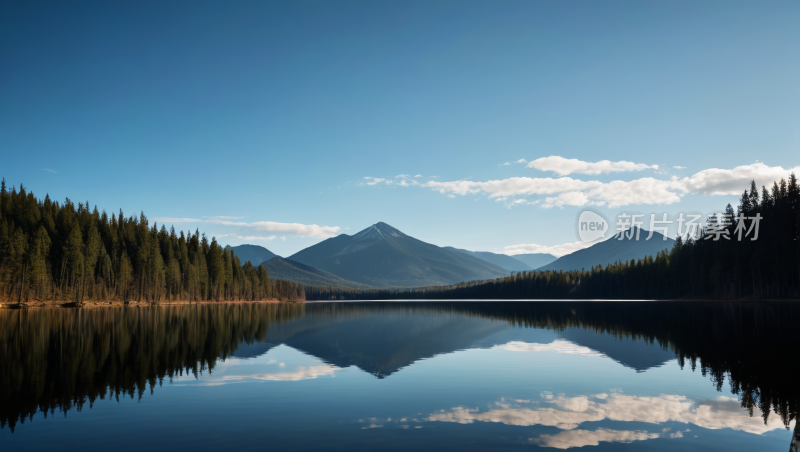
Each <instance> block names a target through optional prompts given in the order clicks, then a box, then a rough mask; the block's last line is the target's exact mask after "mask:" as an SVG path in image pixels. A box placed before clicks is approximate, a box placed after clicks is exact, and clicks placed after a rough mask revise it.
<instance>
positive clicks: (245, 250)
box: [230, 245, 277, 267]
mask: <svg viewBox="0 0 800 452" xmlns="http://www.w3.org/2000/svg"><path fill="white" fill-rule="evenodd" d="M230 249H231V250H232V251H233V254H235V255H236V257H238V258H239V260H240V261H241V262H242V264H244V263H245V262H247V261H250V263H251V264H253V265H255V266H256V267H258V264H260V263H262V262H264V261H268V260H270V259H272V258H273V257H275V256H277V255H276V254H275V253H273V252H272V251H270V250H268V249H266V248H264V247H263V246H259V245H239V246H231V247H230Z"/></svg>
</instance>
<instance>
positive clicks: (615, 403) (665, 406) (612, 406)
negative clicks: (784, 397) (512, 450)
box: [425, 393, 784, 449]
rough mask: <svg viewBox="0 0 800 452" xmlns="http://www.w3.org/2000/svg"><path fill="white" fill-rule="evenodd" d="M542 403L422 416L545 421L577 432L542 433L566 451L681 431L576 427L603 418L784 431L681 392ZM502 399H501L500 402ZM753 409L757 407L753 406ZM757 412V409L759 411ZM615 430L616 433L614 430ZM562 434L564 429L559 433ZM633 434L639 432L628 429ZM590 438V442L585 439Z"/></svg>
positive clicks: (773, 421)
mask: <svg viewBox="0 0 800 452" xmlns="http://www.w3.org/2000/svg"><path fill="white" fill-rule="evenodd" d="M541 396H542V399H543V400H542V402H543V403H545V404H547V405H549V406H547V407H545V408H540V409H531V408H523V407H512V406H511V404H509V403H507V402H508V401H510V399H506V400H503V401H502V402H501V403H500V404H497V406H501V407H502V406H504V405H508V406H507V407H503V408H502V409H493V410H489V411H485V412H480V411H479V410H478V409H477V408H474V409H471V408H465V407H455V408H452V409H451V410H450V411H444V410H442V411H439V412H435V413H432V414H431V415H430V416H428V417H427V418H426V419H425V420H426V421H437V422H454V423H459V424H471V423H473V422H476V421H477V422H497V423H502V424H506V425H514V426H532V425H544V426H550V427H556V428H558V429H561V430H566V431H573V432H579V433H577V434H574V435H563V436H560V437H558V438H555V436H558V435H561V433H558V434H557V435H542V436H541V437H540V438H541V441H542V443H545V444H547V445H549V446H550V447H558V448H560V449H566V448H569V447H581V446H586V445H589V444H592V443H594V442H596V441H616V442H625V439H626V438H627V439H628V440H642V439H649V438H657V437H660V436H664V437H672V438H679V437H680V436H681V435H676V434H674V433H673V434H668V433H667V432H668V431H669V430H664V429H662V430H661V432H660V433H649V434H648V435H649V436H647V437H644V436H640V435H634V436H630V434H629V433H624V432H619V431H606V432H603V431H601V430H602V429H599V430H598V431H599V434H598V431H596V432H587V431H580V430H575V429H577V428H578V426H579V425H581V424H582V423H584V422H599V421H603V420H606V419H607V420H611V421H619V422H637V423H648V424H662V423H664V422H669V421H673V422H678V423H685V424H694V425H697V426H699V427H702V428H706V429H710V430H718V429H723V428H729V429H732V430H738V431H743V432H747V433H751V434H756V435H760V434H763V433H766V432H769V431H772V430H777V429H783V428H784V425H783V422H782V421H781V420H780V419H779V417H778V416H770V419H769V421H768V422H766V423H765V422H764V419H763V418H762V417H761V416H759V415H754V416H752V417H751V416H750V415H749V413H748V412H747V411H746V410H742V408H741V406H740V403H739V401H738V400H735V399H734V400H731V401H722V400H713V401H711V400H702V401H697V402H695V401H692V400H690V399H688V398H687V397H686V396H683V395H669V394H661V395H659V396H656V397H653V396H635V395H624V394H620V393H611V394H596V395H586V396H576V397H565V396H564V395H563V394H559V395H557V396H553V395H552V394H548V393H542V394H541ZM503 402H505V403H503ZM756 410H757V408H756ZM759 414H760V413H759ZM612 432H614V433H612ZM562 433H563V432H562ZM632 433H637V432H632ZM587 439H588V443H587Z"/></svg>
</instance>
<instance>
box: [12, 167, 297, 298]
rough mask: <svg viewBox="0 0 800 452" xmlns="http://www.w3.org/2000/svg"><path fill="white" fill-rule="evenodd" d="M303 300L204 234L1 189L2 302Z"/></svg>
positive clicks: (141, 217)
mask: <svg viewBox="0 0 800 452" xmlns="http://www.w3.org/2000/svg"><path fill="white" fill-rule="evenodd" d="M271 298H277V299H281V300H302V299H304V294H303V287H302V285H300V284H298V283H295V282H291V281H283V280H270V278H269V274H268V273H267V271H266V269H265V268H264V267H263V266H261V265H259V266H258V268H256V267H254V266H253V264H252V263H250V262H245V263H244V265H242V263H241V262H240V261H239V259H238V258H237V257H236V256H235V255H234V254H233V253H232V252H231V251H230V250H226V249H224V248H223V247H222V246H220V245H219V244H218V243H217V241H216V240H215V239H214V238H212V239H211V241H210V242H209V241H208V239H207V238H206V236H205V234H200V232H199V231H197V230H196V231H195V232H194V233H191V232H187V233H185V234H184V232H183V231H180V232H179V233H178V232H176V231H175V229H174V227H173V228H171V229H170V230H169V231H168V230H167V229H166V227H164V226H163V225H162V226H161V228H158V225H157V224H153V225H152V226H150V224H149V222H148V221H147V217H145V215H144V213H142V214H141V215H139V217H138V218H137V217H136V216H129V217H125V215H124V214H123V213H122V211H121V210H120V212H119V214H116V215H115V214H113V213H112V214H111V216H109V215H108V214H106V212H105V211H103V212H102V213H101V212H98V210H97V207H95V208H94V209H90V207H89V203H88V202H86V203H85V204H84V203H78V205H77V206H75V204H74V203H73V202H72V201H70V200H69V199H67V200H66V201H64V203H63V204H59V203H58V202H54V201H52V200H51V199H50V197H49V196H45V198H44V199H37V198H36V197H35V196H34V195H33V193H31V192H27V191H26V189H25V187H24V186H23V185H22V184H20V186H19V190H17V189H16V188H15V187H12V188H11V190H10V191H9V190H7V188H6V183H5V179H3V182H2V187H0V299H4V300H9V301H13V302H17V303H25V302H27V301H31V300H58V301H66V302H75V303H79V304H80V303H81V302H84V301H87V300H96V301H132V300H135V301H138V302H146V303H159V302H162V301H175V300H186V301H195V302H196V301H230V300H264V299H271Z"/></svg>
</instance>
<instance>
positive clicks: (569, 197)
mask: <svg viewBox="0 0 800 452" xmlns="http://www.w3.org/2000/svg"><path fill="white" fill-rule="evenodd" d="M544 202H545V204H548V205H550V206H558V207H561V206H563V205H568V206H585V205H586V204H590V202H589V197H588V196H586V195H585V194H584V193H583V192H580V191H568V192H566V193H561V194H560V195H558V196H556V197H552V198H545V200H544Z"/></svg>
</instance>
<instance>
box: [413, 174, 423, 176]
mask: <svg viewBox="0 0 800 452" xmlns="http://www.w3.org/2000/svg"><path fill="white" fill-rule="evenodd" d="M414 177H422V174H417V175H416V176H414Z"/></svg>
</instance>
